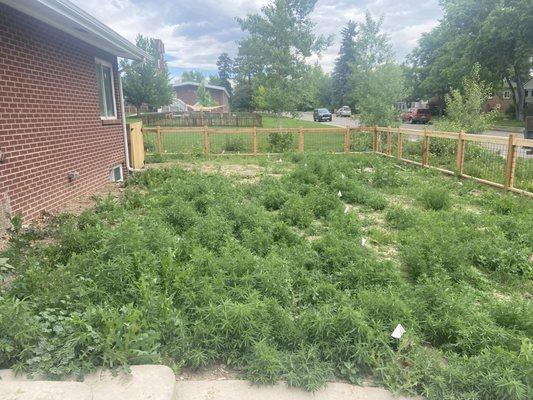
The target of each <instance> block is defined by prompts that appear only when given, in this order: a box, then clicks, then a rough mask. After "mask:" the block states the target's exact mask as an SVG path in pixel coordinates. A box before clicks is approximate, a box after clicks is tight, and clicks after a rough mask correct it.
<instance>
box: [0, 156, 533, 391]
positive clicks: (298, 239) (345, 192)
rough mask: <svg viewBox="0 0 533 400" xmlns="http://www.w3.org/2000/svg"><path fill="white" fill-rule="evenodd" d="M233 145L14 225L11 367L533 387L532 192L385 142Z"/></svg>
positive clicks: (308, 383) (315, 383)
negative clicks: (368, 151) (498, 186)
mask: <svg viewBox="0 0 533 400" xmlns="http://www.w3.org/2000/svg"><path fill="white" fill-rule="evenodd" d="M237 160H238V158H236V157H235V156H233V158H231V161H228V159H225V158H223V157H219V158H217V159H216V160H207V159H202V158H200V159H197V160H195V159H193V158H190V159H186V160H185V162H187V164H186V165H182V167H172V168H167V169H150V170H148V171H146V172H144V173H138V174H135V175H134V176H133V177H131V178H130V180H128V181H127V182H126V189H125V191H124V192H123V195H122V196H121V197H120V198H112V197H108V198H103V199H101V200H100V201H99V202H98V204H97V205H96V207H95V208H94V209H92V210H88V211H86V212H84V213H82V214H81V215H79V216H68V215H64V216H60V217H57V218H55V219H53V220H52V221H51V222H50V224H49V225H47V226H45V227H41V228H30V229H26V230H25V229H21V228H20V227H19V226H18V225H17V224H15V227H14V232H13V236H12V239H11V242H10V247H9V249H8V250H7V251H6V252H4V253H0V260H3V261H0V262H1V264H0V279H1V280H2V281H5V282H7V283H4V284H2V286H1V288H0V368H4V367H14V368H16V369H18V370H23V371H26V372H30V373H36V374H39V373H45V374H48V375H50V376H53V377H60V376H64V375H67V374H83V373H86V372H88V371H90V370H93V369H94V368H95V367H96V366H102V365H103V366H105V367H119V366H127V365H130V364H139V363H150V362H154V363H159V362H164V363H166V364H168V365H170V366H172V367H173V368H174V369H175V370H176V371H179V370H181V369H186V370H191V369H192V370H195V369H204V368H208V367H209V366H212V365H217V363H223V364H225V365H227V366H228V367H229V368H231V369H232V370H235V371H237V373H238V374H240V375H241V376H243V377H245V378H247V379H249V380H251V381H253V382H255V383H262V384H264V383H273V382H275V381H277V380H279V379H285V380H286V381H287V382H288V384H289V385H294V386H300V387H304V388H306V389H308V390H315V389H317V388H319V387H321V386H322V385H323V384H324V382H326V381H327V380H346V381H349V382H352V383H360V382H362V381H365V382H367V381H368V380H372V381H373V382H374V383H375V384H378V385H384V386H386V387H388V388H390V389H392V390H393V391H403V392H408V393H417V394H421V395H424V396H425V397H427V398H430V399H443V398H449V399H452V398H481V399H496V398H506V399H526V398H531V395H532V393H531V390H532V389H531V388H532V387H533V382H532V381H531V379H532V378H531V377H532V376H533V375H532V374H531V357H533V347H532V344H531V337H532V336H533V323H532V320H531V317H530V316H531V315H532V314H533V307H532V303H531V298H532V297H531V295H532V293H533V290H532V289H533V286H532V276H533V272H532V271H533V266H532V263H531V260H530V257H531V254H532V248H533V237H532V235H531V232H532V230H533V203H532V201H531V200H529V199H527V198H524V197H519V196H515V195H512V194H503V193H500V192H497V191H494V190H493V189H490V188H486V187H481V186H479V185H477V184H475V183H473V182H471V181H465V180H459V179H455V178H449V177H445V176H442V175H441V174H440V173H439V172H437V171H431V170H427V169H415V168H411V167H409V166H405V165H403V164H398V163H396V162H394V161H393V160H389V159H386V158H383V157H379V156H376V155H346V156H344V155H336V156H327V155H309V156H304V155H302V154H294V155H283V156H280V157H277V156H276V157H272V158H268V157H259V158H257V159H253V160H252V159H250V158H248V159H246V161H244V163H245V164H248V165H249V167H245V168H243V169H239V168H234V167H228V166H227V164H228V163H231V164H235V163H236V162H237ZM254 163H257V166H255V165H253V164H254ZM218 165H220V169H219V168H218ZM183 167H186V168H183ZM223 171H229V172H228V173H224V172H223ZM250 176H253V177H254V179H250ZM397 324H402V325H403V326H404V327H405V329H406V333H405V335H404V336H403V337H402V339H400V340H396V339H393V338H391V333H392V331H393V330H394V328H395V327H396V325H397Z"/></svg>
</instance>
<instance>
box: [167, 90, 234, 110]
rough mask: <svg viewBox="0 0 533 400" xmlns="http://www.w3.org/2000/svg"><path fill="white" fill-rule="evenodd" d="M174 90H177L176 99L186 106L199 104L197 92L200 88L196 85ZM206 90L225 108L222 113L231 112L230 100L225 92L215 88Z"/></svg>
mask: <svg viewBox="0 0 533 400" xmlns="http://www.w3.org/2000/svg"><path fill="white" fill-rule="evenodd" d="M174 89H175V90H176V97H177V98H178V99H180V100H182V101H183V102H185V103H186V104H189V105H191V106H192V105H194V104H196V102H197V97H196V92H197V90H198V86H195V85H183V86H175V87H174ZM206 90H207V91H208V92H209V93H210V94H211V97H212V98H213V100H214V101H216V102H217V103H218V105H221V106H224V107H223V108H222V112H229V98H228V96H227V95H226V93H224V91H223V90H218V89H213V88H206Z"/></svg>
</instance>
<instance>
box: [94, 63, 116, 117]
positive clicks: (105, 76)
mask: <svg viewBox="0 0 533 400" xmlns="http://www.w3.org/2000/svg"><path fill="white" fill-rule="evenodd" d="M96 84H97V86H98V100H99V103H100V117H101V118H103V119H110V118H116V116H117V115H116V106H115V89H114V83H113V70H112V69H111V64H108V63H105V62H103V61H99V60H96Z"/></svg>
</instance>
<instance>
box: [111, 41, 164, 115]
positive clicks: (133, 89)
mask: <svg viewBox="0 0 533 400" xmlns="http://www.w3.org/2000/svg"><path fill="white" fill-rule="evenodd" d="M135 42H136V45H137V47H140V48H141V49H143V50H144V51H146V52H147V53H148V54H150V55H151V56H152V57H151V58H150V59H148V60H144V61H126V60H124V61H122V62H121V68H122V70H123V74H124V75H123V79H122V86H123V90H124V97H125V99H126V101H127V102H128V103H129V104H131V105H133V106H135V108H136V109H137V115H139V112H140V109H141V106H142V105H143V104H146V105H147V106H148V107H149V108H151V109H157V108H158V107H161V106H165V105H168V104H170V103H172V100H173V96H174V89H173V88H172V85H171V84H170V75H169V73H168V69H167V65H166V62H165V63H163V65H158V61H157V60H158V59H159V54H158V50H157V41H156V39H152V38H148V37H144V36H142V35H138V36H137V39H136V40H135Z"/></svg>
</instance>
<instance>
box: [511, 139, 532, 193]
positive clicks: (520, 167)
mask: <svg viewBox="0 0 533 400" xmlns="http://www.w3.org/2000/svg"><path fill="white" fill-rule="evenodd" d="M514 187H515V188H517V189H522V190H527V191H528V192H533V146H532V147H530V146H517V147H516V166H515V175H514Z"/></svg>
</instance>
